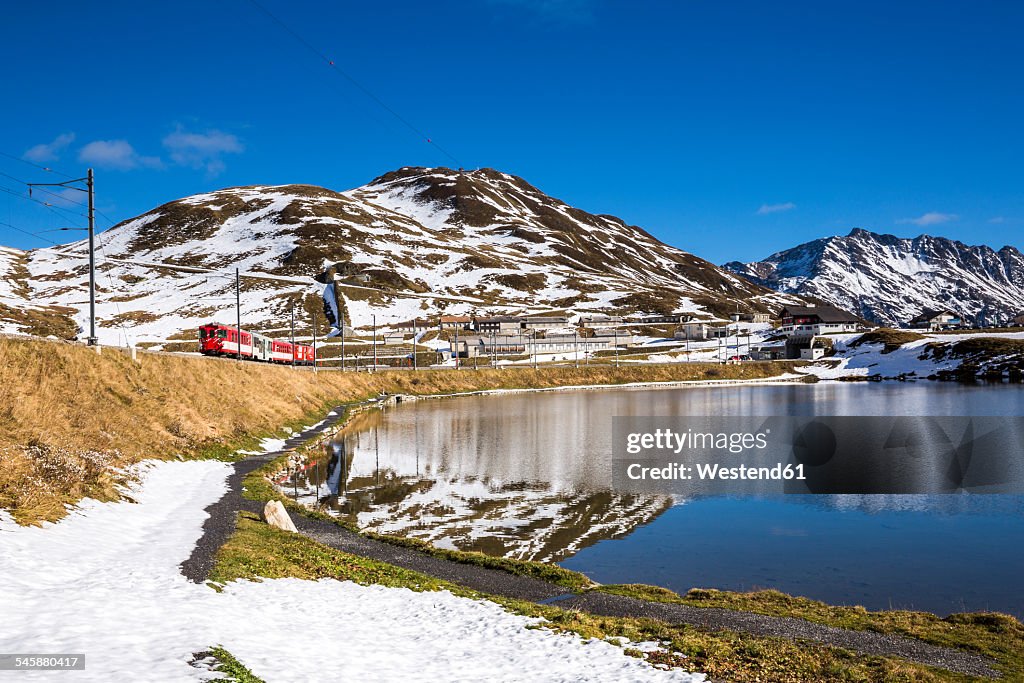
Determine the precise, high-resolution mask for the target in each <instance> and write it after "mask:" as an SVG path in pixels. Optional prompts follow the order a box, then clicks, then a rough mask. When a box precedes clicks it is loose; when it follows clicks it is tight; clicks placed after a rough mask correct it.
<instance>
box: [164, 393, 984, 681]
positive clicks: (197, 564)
mask: <svg viewBox="0 0 1024 683" xmlns="http://www.w3.org/2000/svg"><path fill="white" fill-rule="evenodd" d="M341 415H342V411H341V410H340V409H338V410H336V411H335V414H334V415H332V416H331V417H329V418H328V420H327V421H326V422H324V423H323V424H320V425H318V426H317V427H315V428H311V429H309V430H306V431H305V432H302V433H301V434H297V435H295V436H293V437H292V438H290V439H288V441H287V442H286V444H285V448H284V449H282V450H280V451H274V452H272V453H262V454H260V455H256V456H252V457H250V458H246V459H245V460H242V461H239V462H238V463H236V464H235V471H234V473H233V474H232V475H231V476H230V477H229V478H228V485H229V490H228V493H226V494H225V495H224V497H223V498H221V499H220V500H219V501H217V502H216V503H214V504H213V505H211V506H209V507H208V508H207V512H208V513H209V515H210V518H209V519H208V520H207V521H206V523H205V524H204V525H203V536H202V538H200V539H199V541H198V543H197V544H196V547H195V549H194V550H193V552H192V555H191V557H189V559H188V560H186V561H185V562H183V563H182V564H181V571H182V574H184V575H185V576H186V577H187V578H189V579H190V580H192V581H196V582H202V581H205V580H206V578H207V576H209V573H210V570H211V568H212V567H213V562H214V556H215V555H216V553H217V550H218V549H219V548H220V547H221V545H223V544H224V542H225V541H227V539H228V537H229V536H230V535H231V534H232V532H233V531H234V529H235V519H236V513H237V512H239V511H242V510H245V511H251V512H262V510H263V504H261V503H259V502H257V501H252V500H247V499H245V498H243V497H242V481H243V479H244V478H245V477H246V476H247V475H248V474H249V473H251V472H252V471H253V470H255V469H257V468H259V467H261V466H262V465H264V464H265V463H267V462H269V461H270V460H273V459H274V458H276V457H278V456H279V455H281V454H282V453H284V452H287V451H288V450H291V449H294V448H296V447H298V446H299V445H301V444H303V443H304V442H306V441H308V440H309V439H312V438H315V437H316V436H319V435H320V434H322V433H323V432H325V431H328V430H330V429H332V428H333V427H334V426H335V425H336V424H337V423H338V421H339V420H340V419H341V417H340V416H341ZM293 521H294V522H295V526H296V528H298V530H299V533H301V534H303V535H305V536H308V537H309V538H312V539H314V540H316V541H318V542H320V543H323V544H324V545H328V546H330V547H332V548H335V549H337V550H341V551H344V552H347V553H351V554H353V555H359V556H361V557H368V558H371V559H374V560H379V561H382V562H387V563H389V564H392V565H395V566H398V567H403V568H406V569H411V570H415V571H418V572H421V573H423V574H428V575H430V576H433V577H436V578H439V579H443V580H446V581H450V582H452V583H456V584H459V585H461V586H466V587H467V588H472V589H474V590H478V591H480V592H483V593H489V594H491V595H501V596H505V597H510V598H518V599H521V600H528V601H530V602H536V603H543V604H551V605H555V606H558V607H560V608H563V609H578V610H580V611H583V612H588V613H590V614H595V615H602V616H615V617H641V618H642V617H646V618H651V619H658V620H661V621H665V622H668V623H673V624H679V623H681V624H688V625H690V626H695V627H697V628H702V629H708V630H722V629H725V630H730V631H738V632H743V633H749V634H752V635H756V636H775V637H782V638H789V639H793V640H806V641H813V642H817V643H823V644H826V645H834V646H837V647H843V648H847V649H850V650H855V651H857V652H862V653H864V654H869V655H887V656H895V657H902V658H903V659H906V660H909V661H913V662H918V663H920V664H926V665H929V666H934V667H939V668H942V669H947V670H949V671H953V672H956V673H961V674H968V675H973V676H983V677H989V678H998V677H999V673H998V672H997V671H995V669H994V668H993V665H994V663H995V662H994V661H993V660H992V659H990V658H988V657H984V656H982V655H977V654H973V653H970V652H967V651H964V650H958V649H953V648H945V647H939V646H937V645H930V644H928V643H924V642H922V641H920V640H915V639H913V638H906V637H902V636H894V635H885V634H881V633H874V632H871V631H855V630H850V629H842V628H836V627H832V626H825V625H822V624H816V623H814V622H810V621H804V620H802V619H793V618H789V617H773V616H766V615H762V614H755V613H753V612H741V611H737V610H726V609H717V608H708V607H691V606H689V605H678V604H671V603H661V602H649V601H646V600H640V599H638V598H632V597H627V596H621V595H611V594H607V593H597V592H589V593H583V594H572V593H567V592H566V589H565V588H564V587H562V586H559V585H557V584H553V583H549V582H547V581H542V580H539V579H534V578H530V577H524V576H517V575H515V574H510V573H508V572H503V571H500V570H496V569H487V568H485V567H478V566H476V565H470V564H462V563H458V562H450V561H448V560H443V559H439V558H436V557H432V556H430V555H427V554H425V553H422V552H419V551H417V550H414V549H412V548H404V547H401V546H396V545H392V544H390V543H386V542H384V541H377V540H374V539H370V538H366V537H364V536H361V535H359V534H357V533H354V532H352V531H349V530H348V529H345V528H343V527H341V526H338V525H337V524H333V523H331V522H328V521H321V520H317V519H312V518H310V517H305V516H301V515H296V516H294V517H293Z"/></svg>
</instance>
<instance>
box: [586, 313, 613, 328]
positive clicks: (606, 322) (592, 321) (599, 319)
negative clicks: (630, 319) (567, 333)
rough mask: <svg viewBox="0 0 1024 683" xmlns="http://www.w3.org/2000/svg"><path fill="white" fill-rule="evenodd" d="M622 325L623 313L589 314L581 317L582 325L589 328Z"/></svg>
mask: <svg viewBox="0 0 1024 683" xmlns="http://www.w3.org/2000/svg"><path fill="white" fill-rule="evenodd" d="M620 325H622V316H621V315H601V314H598V315H588V316H584V317H582V318H580V327H586V328H589V329H595V330H596V329H604V328H609V327H619V326H620Z"/></svg>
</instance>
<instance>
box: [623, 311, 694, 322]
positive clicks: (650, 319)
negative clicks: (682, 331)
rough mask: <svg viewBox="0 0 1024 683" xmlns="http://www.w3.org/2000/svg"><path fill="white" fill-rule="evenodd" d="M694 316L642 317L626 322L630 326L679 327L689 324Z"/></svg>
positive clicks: (635, 317) (680, 314) (674, 314)
mask: <svg viewBox="0 0 1024 683" xmlns="http://www.w3.org/2000/svg"><path fill="white" fill-rule="evenodd" d="M692 319H693V316H692V315H690V314H689V313H673V314H671V315H640V316H634V317H632V318H629V319H627V320H626V322H627V323H629V324H630V325H678V324H680V323H685V322H689V321H690V320H692Z"/></svg>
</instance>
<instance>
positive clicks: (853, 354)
mask: <svg viewBox="0 0 1024 683" xmlns="http://www.w3.org/2000/svg"><path fill="white" fill-rule="evenodd" d="M860 336H861V335H860V333H857V334H842V335H831V338H832V340H833V344H834V348H835V351H836V355H835V356H831V357H829V358H826V359H825V360H824V361H820V362H818V363H814V364H811V365H807V366H804V367H802V368H801V369H800V371H801V372H806V373H809V374H813V375H817V376H818V378H819V379H838V378H840V377H869V376H875V375H877V376H880V377H901V376H908V375H913V376H916V377H928V376H929V375H934V374H936V373H938V372H942V371H949V370H956V369H957V368H958V367H959V366H960V363H961V359H959V358H947V359H945V360H938V361H937V360H935V359H934V358H926V359H923V360H922V359H921V358H920V356H921V355H922V353H923V351H924V347H925V346H927V345H928V344H931V343H933V342H938V343H941V344H949V345H952V344H955V343H956V342H959V341H963V340H965V339H977V338H979V337H991V338H999V339H1024V332H1009V333H1007V332H999V333H991V334H982V333H964V334H931V335H927V334H926V335H925V336H924V337H923V338H922V339H918V340H916V341H912V342H909V343H907V344H904V345H903V346H901V347H900V348H898V349H896V350H895V351H891V352H889V353H883V349H884V346H883V345H882V344H880V343H877V344H861V345H859V346H852V345H851V343H852V342H854V341H856V340H857V339H858V338H860Z"/></svg>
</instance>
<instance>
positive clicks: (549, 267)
mask: <svg viewBox="0 0 1024 683" xmlns="http://www.w3.org/2000/svg"><path fill="white" fill-rule="evenodd" d="M99 242H100V244H101V248H100V249H99V253H98V256H99V263H100V266H99V283H98V284H99V285H100V287H101V291H100V292H99V300H98V310H97V318H98V319H99V321H100V329H99V336H100V338H101V341H102V342H104V343H118V344H124V343H131V344H135V343H140V342H150V343H160V342H163V341H165V340H167V339H168V337H175V336H176V337H178V338H185V337H187V336H188V335H189V333H190V332H191V331H193V330H194V329H195V328H196V327H198V325H200V324H202V323H204V322H209V321H210V320H212V319H221V320H233V318H234V312H233V305H234V301H233V295H234V291H233V288H234V282H233V281H232V279H231V277H230V276H231V275H232V274H233V272H234V269H235V268H240V269H241V270H242V271H243V272H246V271H254V272H264V273H270V274H273V275H279V276H283V277H289V278H299V279H300V281H302V280H305V281H307V282H309V285H308V286H304V285H302V284H289V283H288V282H284V283H280V282H272V281H262V282H259V283H254V282H252V281H250V280H246V281H245V282H243V288H242V314H243V324H245V325H247V326H249V327H255V328H257V329H263V330H266V331H270V332H271V333H272V334H273V332H274V331H280V330H284V329H286V328H287V326H288V314H289V308H290V301H291V300H292V299H294V298H295V297H296V296H315V295H316V294H317V289H318V288H317V286H316V284H315V283H314V282H313V279H312V278H313V277H314V276H316V275H319V274H320V273H322V272H323V271H324V269H325V268H327V267H330V266H335V267H337V270H338V273H339V275H340V276H341V277H342V278H343V279H344V280H346V281H349V282H352V283H359V284H365V285H368V286H370V287H375V288H379V289H382V290H385V291H406V292H434V293H439V294H448V295H456V296H466V297H473V298H475V299H477V300H480V301H482V302H484V303H483V304H480V305H471V304H468V303H467V304H457V303H451V302H444V301H441V300H433V301H431V300H426V301H424V300H421V299H409V298H397V297H390V296H387V295H385V296H377V295H373V296H367V295H366V293H362V294H360V293H358V292H353V291H352V290H348V291H346V298H347V301H346V304H347V307H348V314H349V319H350V320H352V321H354V323H355V324H356V326H360V325H365V324H367V323H368V322H369V319H370V316H371V315H372V314H376V315H377V319H378V322H379V323H382V324H387V323H389V322H397V321H399V320H403V319H409V318H412V317H415V316H418V315H419V316H422V315H424V314H429V313H430V312H436V311H437V310H439V309H441V308H444V310H445V312H447V313H468V312H470V311H471V309H474V308H475V309H476V311H477V312H480V313H501V312H509V313H511V312H525V311H542V310H551V309H573V310H575V311H579V312H586V311H601V310H607V309H609V308H611V309H618V310H619V311H621V312H630V313H633V312H637V311H648V312H657V311H658V309H663V310H665V311H669V310H689V311H694V312H700V313H708V312H709V311H712V310H718V312H719V313H721V312H722V311H728V310H734V308H735V306H736V304H737V303H740V305H742V306H743V307H744V308H745V309H748V308H751V307H753V308H759V309H760V310H771V309H775V308H777V307H778V306H779V305H780V303H781V302H783V301H792V300H794V299H793V297H786V296H781V295H778V294H775V293H773V292H771V291H770V290H766V289H763V288H761V287H759V286H757V285H754V284H751V283H750V282H749V281H747V280H745V279H743V278H741V277H738V276H736V275H734V274H732V273H729V272H726V271H724V270H722V269H720V268H718V267H717V266H715V265H713V264H711V263H708V262H707V261H704V260H702V259H700V258H698V257H696V256H693V255H691V254H688V253H686V252H684V251H681V250H679V249H677V248H675V247H671V246H668V245H666V244H664V243H662V242H660V241H658V240H657V239H655V238H654V237H652V236H650V235H649V234H647V233H646V232H644V231H643V230H641V229H640V228H637V227H633V226H629V225H627V224H625V223H624V222H622V221H620V220H619V219H617V218H613V217H609V216H598V215H594V214H589V213H587V212H585V211H581V210H579V209H576V208H573V207H570V206H568V205H567V204H565V203H564V202H561V201H559V200H557V199H554V198H552V197H549V196H547V195H545V194H544V193H542V192H541V191H539V190H537V189H536V188H533V187H532V186H530V185H529V184H528V183H526V182H525V181H523V180H522V179H519V178H516V177H514V176H510V175H508V174H504V173H499V172H497V171H493V170H490V169H482V170H479V171H454V170H451V169H443V168H437V169H423V168H406V169H400V170H399V171H395V172H392V173H389V174H386V175H384V176H381V177H380V178H377V179H375V180H374V181H373V182H371V183H370V184H368V185H366V186H364V187H360V188H356V189H354V190H350V191H347V192H334V191H332V190H327V189H324V188H320V187H314V186H310V185H286V186H277V187H268V186H252V187H238V188H228V189H224V190H219V191H215V192H209V193H204V194H200V195H195V196H192V197H186V198H184V199H181V200H178V201H174V202H169V203H167V204H164V205H162V206H160V207H157V208H155V209H153V210H152V211H149V212H147V213H145V214H143V215H142V216H139V217H137V218H134V219H131V220H128V221H125V222H124V223H122V224H120V225H118V226H116V227H114V228H112V229H110V230H108V231H106V232H104V233H103V234H102V235H101V236H100V238H99ZM84 255H85V245H84V243H81V242H79V243H74V244H70V245H66V246H65V247H62V248H58V249H39V250H34V251H32V252H30V253H29V254H28V257H27V268H28V271H29V272H30V278H29V280H28V286H29V287H30V289H31V292H30V296H31V298H32V300H33V301H36V302H41V303H45V304H51V305H61V306H68V307H70V308H72V309H74V310H75V311H76V313H75V314H74V318H75V321H76V323H77V324H78V326H79V327H83V328H84V327H85V325H86V323H87V291H86V283H87V271H86V268H85V264H86V261H85V259H84ZM156 262H161V263H174V264H177V265H179V266H182V267H184V269H170V268H167V269H165V268H156V267H154V266H153V265H152V264H153V263H156ZM188 268H191V269H193V270H192V271H189V270H187V269H188ZM209 270H214V271H217V272H216V273H210V272H204V271H209ZM221 274H223V276H222V275H221Z"/></svg>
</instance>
